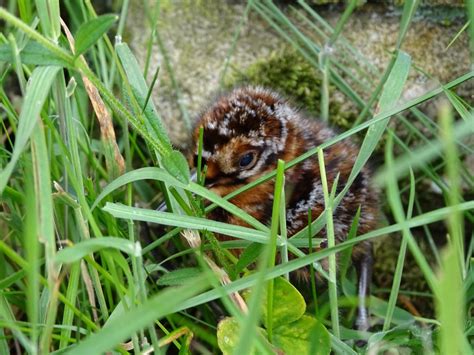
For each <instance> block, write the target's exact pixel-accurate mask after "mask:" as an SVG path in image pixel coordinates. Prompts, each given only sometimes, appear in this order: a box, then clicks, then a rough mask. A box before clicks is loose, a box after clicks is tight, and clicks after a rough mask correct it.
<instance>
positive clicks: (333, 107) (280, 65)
mask: <svg viewBox="0 0 474 355" xmlns="http://www.w3.org/2000/svg"><path fill="white" fill-rule="evenodd" d="M246 84H251V85H261V86H265V87H268V88H270V89H273V90H275V91H277V92H280V93H281V94H283V95H285V96H286V97H288V98H290V99H291V101H292V102H293V103H294V104H295V105H296V106H297V107H300V108H302V109H304V111H306V112H307V113H309V114H310V115H312V116H318V115H319V113H320V104H321V85H322V78H321V73H320V71H319V70H318V69H316V68H314V67H313V66H312V65H311V64H310V63H309V62H308V61H307V60H306V59H305V58H303V57H302V56H301V55H299V54H298V53H297V52H295V51H294V50H289V49H285V50H282V51H278V52H273V53H272V54H271V55H270V57H269V58H267V59H264V60H259V61H257V62H255V63H254V64H252V65H250V66H249V67H248V68H246V69H245V70H244V71H243V72H235V73H234V74H233V76H231V78H230V79H229V80H228V81H227V83H226V85H227V86H228V87H233V86H237V85H246ZM329 96H330V105H329V119H330V121H331V123H332V124H334V125H335V126H338V127H339V128H341V129H347V128H349V127H351V126H352V122H354V120H355V118H356V115H355V112H354V111H353V110H346V109H345V107H344V102H341V100H340V98H341V94H340V93H339V92H338V91H337V89H336V88H335V87H334V86H332V85H331V86H330V87H329ZM337 97H339V99H337ZM346 101H347V100H346Z"/></svg>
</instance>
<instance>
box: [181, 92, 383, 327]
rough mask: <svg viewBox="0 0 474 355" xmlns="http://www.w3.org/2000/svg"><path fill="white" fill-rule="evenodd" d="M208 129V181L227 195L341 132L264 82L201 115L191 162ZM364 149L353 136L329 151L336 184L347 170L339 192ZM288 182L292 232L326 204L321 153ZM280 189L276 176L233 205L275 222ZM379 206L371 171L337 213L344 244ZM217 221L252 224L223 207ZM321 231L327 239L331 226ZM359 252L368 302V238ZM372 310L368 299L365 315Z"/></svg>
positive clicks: (371, 220) (330, 177)
mask: <svg viewBox="0 0 474 355" xmlns="http://www.w3.org/2000/svg"><path fill="white" fill-rule="evenodd" d="M200 127H202V128H203V131H204V136H203V150H202V158H203V160H204V163H205V164H206V165H207V172H206V180H205V181H206V185H207V186H208V188H209V189H210V190H212V191H214V192H215V193H217V194H218V195H221V196H225V195H227V194H228V193H230V192H232V191H234V190H236V189H238V188H240V187H242V186H244V185H246V184H248V183H249V182H251V181H254V180H256V179H258V178H259V177H261V176H263V175H265V174H267V173H269V172H271V171H273V170H275V168H276V164H277V160H278V159H282V160H284V161H286V162H288V161H291V160H293V159H295V158H297V157H299V156H300V155H302V154H303V153H305V152H307V151H308V150H310V149H312V148H315V147H317V146H319V145H321V144H322V143H324V142H327V141H328V140H330V139H331V138H333V137H334V136H335V133H334V132H333V131H332V130H331V129H330V128H328V127H327V126H326V125H325V124H324V123H322V122H320V121H317V120H309V119H306V118H305V117H303V115H302V114H301V113H299V112H298V111H297V110H296V109H294V108H293V107H292V106H291V105H290V104H289V103H288V102H287V101H286V100H285V99H283V98H282V97H280V96H279V95H278V94H276V93H274V92H272V91H270V90H266V89H263V88H258V87H244V88H238V89H235V90H234V91H232V92H231V93H229V94H227V95H223V96H221V97H219V98H218V99H217V100H216V101H215V102H214V103H213V104H212V105H211V106H210V107H209V108H208V109H207V110H206V111H205V112H204V113H203V114H202V115H201V117H200V119H199V120H198V122H197V125H196V128H195V131H194V145H193V152H192V153H193V156H194V159H190V160H191V161H196V158H197V154H198V148H197V147H198V137H199V129H200ZM357 154H358V149H357V146H355V145H354V144H353V143H352V142H350V141H349V140H347V139H346V140H343V141H340V142H338V143H335V144H332V145H330V146H329V147H327V148H326V149H324V161H325V169H326V178H327V181H328V185H329V189H331V187H332V185H333V183H334V181H335V179H336V176H338V175H339V178H338V182H337V190H336V191H337V192H340V191H342V189H343V188H344V186H345V185H346V183H347V181H348V178H349V175H350V173H351V170H352V167H353V165H354V162H355V159H356V157H357ZM285 182H286V185H287V186H290V187H291V189H290V194H289V195H288V196H287V205H286V209H287V210H286V216H287V221H286V222H287V228H288V236H291V235H293V234H295V233H296V232H298V231H299V230H301V229H302V228H304V227H305V226H306V225H307V223H308V210H309V209H311V212H312V218H313V220H314V219H316V218H317V217H318V216H319V215H320V214H321V213H322V212H323V211H324V208H325V204H324V195H323V188H322V181H321V175H320V168H319V165H318V161H317V157H315V156H312V157H311V158H308V159H306V160H304V161H303V162H301V163H299V164H297V165H295V166H294V167H292V168H291V169H289V170H287V171H286V173H285ZM273 192H274V181H273V180H270V181H267V182H265V183H263V184H260V185H258V186H256V187H255V188H253V189H250V190H248V191H246V192H244V193H241V194H239V195H237V196H236V197H234V198H233V199H232V200H231V202H232V203H234V204H235V205H236V206H238V207H240V208H241V209H243V210H244V211H246V212H247V213H249V214H250V215H252V216H253V217H255V218H257V219H258V220H260V221H261V222H262V223H268V222H269V221H270V217H271V210H272V204H273ZM377 205H378V201H377V193H376V192H375V190H374V189H373V188H372V187H371V185H370V174H369V171H368V170H366V169H363V170H362V171H361V172H360V173H359V175H358V176H357V177H356V178H355V180H354V182H353V184H352V185H351V186H350V188H349V190H348V191H347V193H346V194H345V196H344V198H343V199H342V200H341V202H340V203H339V205H338V206H337V207H336V208H335V209H334V211H333V222H334V231H335V237H336V242H341V241H343V240H345V239H346V237H347V234H348V232H349V230H350V227H351V225H352V222H353V219H354V216H355V214H356V212H357V210H358V208H359V207H360V209H361V212H360V218H359V225H358V234H362V233H365V232H368V231H370V230H371V229H373V228H375V226H376V224H377V210H378V207H377ZM209 218H211V219H214V220H219V221H223V222H227V223H232V224H240V225H244V222H243V221H242V220H240V219H238V218H237V217H234V216H233V215H231V214H229V213H227V212H226V211H224V210H222V209H216V210H214V211H213V212H211V214H210V215H209ZM320 235H321V236H322V237H325V229H323V230H322V231H321V232H320ZM353 250H354V251H353V260H354V262H355V265H356V267H357V268H358V272H359V281H360V282H359V296H360V297H361V299H360V301H361V302H363V299H362V298H365V296H366V294H367V292H368V285H369V282H370V271H371V263H372V249H371V245H370V244H369V243H368V242H363V243H360V244H357V245H356V246H355V247H354V249H353ZM361 283H363V284H362V285H361ZM361 288H362V289H361ZM364 311H365V307H364V305H363V304H362V305H361V307H359V313H360V312H362V313H364ZM365 312H366V311H365ZM360 316H361V317H362V318H365V319H358V321H357V322H358V327H359V328H361V329H367V327H368V324H367V314H362V315H360ZM359 323H364V324H359Z"/></svg>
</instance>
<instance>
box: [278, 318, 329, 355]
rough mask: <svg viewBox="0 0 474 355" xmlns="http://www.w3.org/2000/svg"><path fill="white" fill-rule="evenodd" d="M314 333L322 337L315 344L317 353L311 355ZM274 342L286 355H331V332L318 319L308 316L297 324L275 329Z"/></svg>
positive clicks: (296, 322) (293, 323)
mask: <svg viewBox="0 0 474 355" xmlns="http://www.w3.org/2000/svg"><path fill="white" fill-rule="evenodd" d="M313 332H318V334H319V335H320V336H321V338H320V339H318V340H317V341H318V342H317V344H315V345H317V348H316V349H317V352H316V353H314V352H313V353H310V347H311V345H312V344H311V340H312V333H313ZM273 342H274V345H275V346H276V347H277V348H279V349H282V350H283V352H284V353H285V354H286V355H293V354H294V355H304V354H308V355H309V354H329V353H330V352H331V341H330V337H329V332H328V331H327V330H326V328H325V327H324V326H323V325H322V324H321V323H320V322H318V321H317V320H316V318H314V317H312V316H308V315H304V316H302V317H301V318H300V319H298V320H297V321H295V322H292V323H289V324H284V325H282V326H280V327H278V328H275V329H274V335H273Z"/></svg>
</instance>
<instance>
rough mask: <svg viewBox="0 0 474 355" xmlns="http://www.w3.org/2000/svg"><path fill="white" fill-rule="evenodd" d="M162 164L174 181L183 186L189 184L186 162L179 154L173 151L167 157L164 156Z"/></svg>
mask: <svg viewBox="0 0 474 355" xmlns="http://www.w3.org/2000/svg"><path fill="white" fill-rule="evenodd" d="M162 164H163V166H164V167H165V168H166V170H168V171H169V173H170V174H171V175H173V176H174V177H175V178H176V179H178V180H179V181H181V182H183V183H185V184H187V183H188V182H189V166H188V162H187V161H186V158H185V157H184V156H183V154H182V153H181V152H178V151H177V150H173V151H172V152H170V153H169V154H168V155H165V156H164V157H163V160H162Z"/></svg>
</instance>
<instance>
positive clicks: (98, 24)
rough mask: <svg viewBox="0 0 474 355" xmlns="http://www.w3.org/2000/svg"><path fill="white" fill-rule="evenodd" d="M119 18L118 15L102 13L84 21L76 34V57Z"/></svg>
mask: <svg viewBox="0 0 474 355" xmlns="http://www.w3.org/2000/svg"><path fill="white" fill-rule="evenodd" d="M117 19H118V17H117V16H116V15H102V16H99V17H96V18H94V19H92V20H90V21H87V22H85V23H83V24H82V25H81V27H79V29H78V30H77V33H76V35H75V47H76V52H75V56H76V58H77V57H78V56H80V55H81V54H83V53H84V52H85V51H87V50H88V49H89V48H90V47H92V46H93V45H94V44H95V43H96V42H97V41H98V40H99V39H100V38H101V37H102V36H103V35H104V34H105V33H106V32H107V31H108V30H109V29H110V28H111V27H112V26H113V25H114V23H115V21H117Z"/></svg>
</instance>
